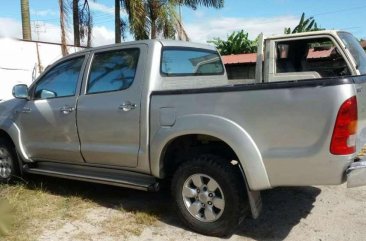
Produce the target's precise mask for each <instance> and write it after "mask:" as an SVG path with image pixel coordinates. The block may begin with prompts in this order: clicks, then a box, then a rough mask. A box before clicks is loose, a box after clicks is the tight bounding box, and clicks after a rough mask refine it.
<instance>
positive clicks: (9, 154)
mask: <svg viewBox="0 0 366 241" xmlns="http://www.w3.org/2000/svg"><path fill="white" fill-rule="evenodd" d="M18 174H19V168H18V159H17V158H16V154H15V150H14V147H13V146H12V145H11V144H10V143H9V142H8V141H7V140H5V139H2V138H0V183H9V182H11V181H14V179H15V177H17V176H18Z"/></svg>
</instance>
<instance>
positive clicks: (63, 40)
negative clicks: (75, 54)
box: [58, 0, 69, 56]
mask: <svg viewBox="0 0 366 241" xmlns="http://www.w3.org/2000/svg"><path fill="white" fill-rule="evenodd" d="M58 4H59V7H60V27H61V52H62V56H66V55H68V54H69V53H68V51H67V43H66V30H65V19H66V17H65V15H66V12H65V5H64V0H58Z"/></svg>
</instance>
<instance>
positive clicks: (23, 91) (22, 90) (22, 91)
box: [13, 84, 29, 99]
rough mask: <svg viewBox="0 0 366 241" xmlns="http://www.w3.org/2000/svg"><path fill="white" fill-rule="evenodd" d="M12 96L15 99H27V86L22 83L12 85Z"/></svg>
mask: <svg viewBox="0 0 366 241" xmlns="http://www.w3.org/2000/svg"><path fill="white" fill-rule="evenodd" d="M13 96H14V97H15V98H17V99H28V98H29V94H28V86H27V85H24V84H21V85H16V86H14V87H13Z"/></svg>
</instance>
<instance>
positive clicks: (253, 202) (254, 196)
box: [231, 161, 262, 219]
mask: <svg viewBox="0 0 366 241" xmlns="http://www.w3.org/2000/svg"><path fill="white" fill-rule="evenodd" d="M238 163H239V162H238V161H233V162H231V164H233V165H237V164H238ZM238 166H239V168H240V172H241V174H242V176H243V179H244V182H245V186H246V189H247V195H248V201H249V205H250V211H251V213H252V218H253V219H257V218H258V217H259V215H260V213H261V211H262V197H261V192H260V191H252V190H250V188H249V186H248V182H247V179H246V177H245V174H244V170H243V168H242V167H241V165H240V164H239V165H238Z"/></svg>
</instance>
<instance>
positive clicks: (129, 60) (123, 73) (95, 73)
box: [87, 48, 140, 94]
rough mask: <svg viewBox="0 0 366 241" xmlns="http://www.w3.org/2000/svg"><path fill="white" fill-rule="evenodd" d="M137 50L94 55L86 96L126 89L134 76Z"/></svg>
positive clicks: (137, 55)
mask: <svg viewBox="0 0 366 241" xmlns="http://www.w3.org/2000/svg"><path fill="white" fill-rule="evenodd" d="M139 55H140V50H139V49H137V48H136V49H135V48H134V49H120V50H113V51H108V52H102V53H96V54H95V55H94V58H93V63H92V65H91V69H90V75H89V79H88V85H87V94H96V93H104V92H111V91H120V90H125V89H128V88H129V87H130V86H131V85H132V83H133V81H134V79H135V75H136V68H137V63H138V60H139Z"/></svg>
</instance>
